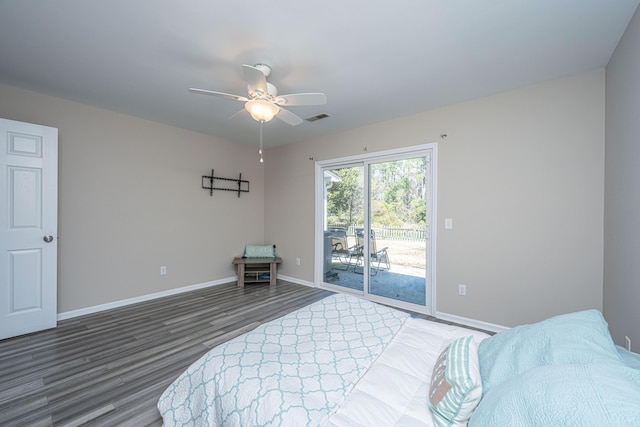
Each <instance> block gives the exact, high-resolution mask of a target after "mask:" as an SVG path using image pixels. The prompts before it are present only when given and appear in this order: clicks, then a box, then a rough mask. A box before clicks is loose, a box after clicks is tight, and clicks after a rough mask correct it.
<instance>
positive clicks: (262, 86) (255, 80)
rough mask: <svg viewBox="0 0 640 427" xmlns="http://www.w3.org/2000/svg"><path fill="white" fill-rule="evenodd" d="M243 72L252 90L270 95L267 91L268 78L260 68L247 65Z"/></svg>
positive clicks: (243, 67) (244, 66)
mask: <svg viewBox="0 0 640 427" xmlns="http://www.w3.org/2000/svg"><path fill="white" fill-rule="evenodd" d="M242 71H243V72H244V79H245V80H246V81H247V83H249V87H250V88H251V90H254V91H256V92H260V93H262V94H268V93H269V91H268V89H267V78H266V77H265V75H264V73H263V72H262V71H261V70H260V69H259V68H256V67H252V66H251V65H246V64H245V65H243V66H242Z"/></svg>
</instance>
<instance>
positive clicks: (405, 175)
mask: <svg viewBox="0 0 640 427" xmlns="http://www.w3.org/2000/svg"><path fill="white" fill-rule="evenodd" d="M421 147H423V148H422V149H417V150H412V151H408V152H403V153H382V154H378V155H368V156H362V157H359V158H348V159H338V160H335V161H326V162H319V164H318V165H317V169H316V177H317V181H318V184H321V186H320V185H318V186H317V188H318V191H317V194H318V207H320V206H321V209H319V214H318V217H317V220H316V225H317V230H318V233H317V236H318V237H317V239H318V240H320V242H318V244H317V245H316V247H317V248H318V249H319V251H317V253H318V254H320V256H319V257H317V258H318V259H317V260H316V265H317V266H318V267H320V268H319V269H317V271H320V274H319V275H317V276H316V281H317V282H320V283H322V286H323V287H326V288H328V289H333V290H339V291H343V292H351V293H357V294H361V295H364V296H365V297H367V298H368V299H372V300H377V301H380V302H385V303H389V304H392V305H396V306H400V307H406V308H410V309H414V310H416V311H421V312H425V313H430V312H431V298H430V294H431V292H432V290H433V288H432V282H433V278H434V277H435V275H434V274H433V273H434V272H433V267H432V265H433V255H434V252H433V251H434V249H435V245H434V241H433V239H432V236H431V230H432V225H433V224H432V222H433V212H434V201H435V197H434V192H435V182H434V171H433V167H432V166H433V159H434V156H435V145H428V146H421ZM318 276H319V277H318Z"/></svg>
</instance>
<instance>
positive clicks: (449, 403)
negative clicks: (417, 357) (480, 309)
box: [429, 336, 482, 427]
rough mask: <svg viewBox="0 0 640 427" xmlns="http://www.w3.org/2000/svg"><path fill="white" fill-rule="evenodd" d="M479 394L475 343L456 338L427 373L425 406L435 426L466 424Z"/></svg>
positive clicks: (479, 384) (477, 401) (467, 338)
mask: <svg viewBox="0 0 640 427" xmlns="http://www.w3.org/2000/svg"><path fill="white" fill-rule="evenodd" d="M481 397H482V380H481V379H480V366H479V363H478V343H476V342H475V341H474V339H473V336H468V337H464V338H459V339H457V340H455V341H454V342H452V343H451V344H449V346H448V347H446V348H445V349H444V350H443V351H442V353H441V354H440V357H438V360H437V361H436V364H435V366H434V367H433V374H432V376H431V388H430V389H429V406H430V408H431V413H432V415H433V421H434V423H435V424H436V425H437V426H438V427H450V426H466V425H467V421H469V418H470V417H471V414H472V413H473V410H474V409H475V408H476V406H477V405H478V403H479V402H480V398H481Z"/></svg>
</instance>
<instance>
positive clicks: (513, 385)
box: [469, 364, 640, 427]
mask: <svg viewBox="0 0 640 427" xmlns="http://www.w3.org/2000/svg"><path fill="white" fill-rule="evenodd" d="M476 426H477V427H504V426H563V427H571V426H575V427H589V426H593V427H602V426H640V371H637V370H635V369H632V368H629V367H627V366H624V365H619V364H608V365H605V364H587V365H549V366H542V367H539V368H535V369H531V370H529V371H527V372H525V373H523V374H521V375H518V376H515V377H512V378H510V379H508V380H506V381H505V382H503V383H502V384H499V385H497V386H495V387H493V388H492V389H491V390H489V391H488V392H487V393H485V395H484V396H483V397H482V400H481V401H480V404H479V405H478V407H477V408H476V410H475V412H474V413H473V415H472V416H471V419H470V420H469V427H476Z"/></svg>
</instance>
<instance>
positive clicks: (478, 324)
mask: <svg viewBox="0 0 640 427" xmlns="http://www.w3.org/2000/svg"><path fill="white" fill-rule="evenodd" d="M433 317H435V318H438V319H440V320H446V321H447V322H454V323H459V324H461V325H465V326H470V327H472V328H477V329H483V330H485V331H491V332H502V331H506V330H508V329H511V328H509V327H507V326H502V325H496V324H494V323H489V322H483V321H480V320H474V319H469V318H467V317H462V316H457V315H455V314H447V313H442V312H440V311H436V313H435V314H434V315H433Z"/></svg>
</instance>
